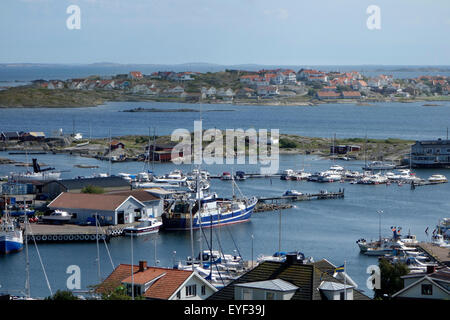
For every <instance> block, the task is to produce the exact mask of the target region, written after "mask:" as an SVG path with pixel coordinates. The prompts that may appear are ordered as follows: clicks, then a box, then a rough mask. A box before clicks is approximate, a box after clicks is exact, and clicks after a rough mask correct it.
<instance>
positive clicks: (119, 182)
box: [48, 177, 131, 190]
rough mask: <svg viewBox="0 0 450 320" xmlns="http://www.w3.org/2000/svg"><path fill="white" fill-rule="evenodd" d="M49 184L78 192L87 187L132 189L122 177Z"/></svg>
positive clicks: (69, 180)
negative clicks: (56, 184) (55, 184)
mask: <svg viewBox="0 0 450 320" xmlns="http://www.w3.org/2000/svg"><path fill="white" fill-rule="evenodd" d="M48 183H58V184H60V185H62V186H64V187H65V188H66V189H67V190H78V189H82V188H84V187H86V186H96V187H102V188H117V187H124V188H130V189H131V185H130V183H129V182H128V181H127V180H125V179H122V178H121V177H98V178H81V179H67V180H58V181H50V182H48Z"/></svg>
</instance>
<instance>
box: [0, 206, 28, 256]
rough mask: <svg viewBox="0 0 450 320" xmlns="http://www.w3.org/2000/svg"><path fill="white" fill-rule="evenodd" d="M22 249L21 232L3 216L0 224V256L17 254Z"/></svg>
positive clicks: (6, 216) (10, 220)
mask: <svg viewBox="0 0 450 320" xmlns="http://www.w3.org/2000/svg"><path fill="white" fill-rule="evenodd" d="M22 249H23V234H22V230H20V228H19V227H18V226H16V225H15V223H14V221H13V220H12V219H11V218H10V217H9V215H8V214H5V217H3V218H2V220H1V222H0V254H7V253H12V252H17V251H20V250H22Z"/></svg>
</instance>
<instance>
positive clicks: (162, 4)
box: [0, 0, 450, 65]
mask: <svg viewBox="0 0 450 320" xmlns="http://www.w3.org/2000/svg"><path fill="white" fill-rule="evenodd" d="M71 4H76V5H78V6H79V7H80V9H81V29H80V30H69V29H67V27H66V20H67V18H68V17H69V14H67V13H66V8H67V7H68V6H69V5H71ZM369 5H378V6H379V7H380V9H381V30H369V29H368V28H367V27H366V21H367V19H368V17H369V15H368V14H367V13H366V9H367V7H368V6H369ZM449 35H450V1H448V0H315V1H302V0H278V1H273V0H1V2H0V43H1V50H0V63H13V62H28V63H94V62H106V61H107V62H116V63H155V64H176V63H186V62H209V63H218V64H246V63H256V64H278V65H305V64H307V65H360V64H384V65H449V64H450V41H449V40H450V39H449V38H450V37H449Z"/></svg>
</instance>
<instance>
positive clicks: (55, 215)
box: [41, 210, 72, 224]
mask: <svg viewBox="0 0 450 320" xmlns="http://www.w3.org/2000/svg"><path fill="white" fill-rule="evenodd" d="M41 219H42V222H44V223H53V224H64V223H66V222H69V221H70V219H72V215H71V214H70V213H68V212H67V211H62V210H55V211H54V212H52V213H51V214H50V215H48V216H42V217H41Z"/></svg>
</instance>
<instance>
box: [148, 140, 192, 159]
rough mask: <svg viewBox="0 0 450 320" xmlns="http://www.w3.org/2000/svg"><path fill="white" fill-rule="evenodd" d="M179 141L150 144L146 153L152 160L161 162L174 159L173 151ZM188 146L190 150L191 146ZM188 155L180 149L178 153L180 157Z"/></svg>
mask: <svg viewBox="0 0 450 320" xmlns="http://www.w3.org/2000/svg"><path fill="white" fill-rule="evenodd" d="M177 145H178V143H169V144H164V145H163V144H156V145H153V144H152V145H150V146H147V147H145V149H146V153H147V154H148V155H149V158H150V160H152V161H159V162H169V161H172V160H173V159H174V158H173V155H172V151H173V149H174V148H175V146H177ZM187 148H188V149H189V150H190V148H191V147H190V146H187ZM183 156H186V155H185V154H183V152H182V151H180V152H179V153H178V154H177V158H178V157H183Z"/></svg>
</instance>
